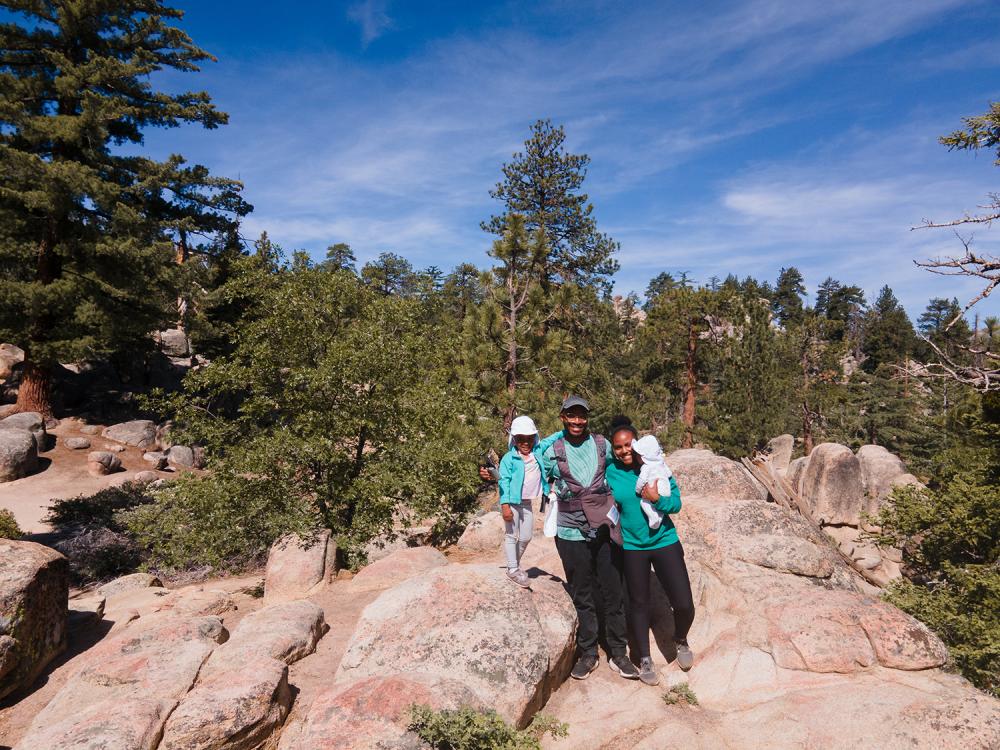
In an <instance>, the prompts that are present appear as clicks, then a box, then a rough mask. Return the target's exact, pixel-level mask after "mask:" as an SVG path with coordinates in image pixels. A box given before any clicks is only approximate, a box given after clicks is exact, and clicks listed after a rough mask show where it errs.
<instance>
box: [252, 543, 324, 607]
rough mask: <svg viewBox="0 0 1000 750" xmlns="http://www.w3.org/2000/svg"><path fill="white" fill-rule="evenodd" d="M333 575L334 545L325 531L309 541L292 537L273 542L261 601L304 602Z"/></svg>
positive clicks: (267, 602) (271, 602)
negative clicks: (297, 600)
mask: <svg viewBox="0 0 1000 750" xmlns="http://www.w3.org/2000/svg"><path fill="white" fill-rule="evenodd" d="M336 573H337V544H336V542H335V541H334V540H333V538H332V537H331V536H330V530H329V529H322V530H321V531H318V532H317V533H316V535H315V536H314V537H313V538H311V539H302V538H300V537H298V536H296V535H294V534H290V535H288V536H284V537H282V538H281V539H279V540H278V541H276V542H275V543H274V544H273V545H272V546H271V550H270V552H269V553H268V555H267V568H266V569H265V571H264V602H265V603H266V604H274V603H277V602H287V601H293V600H295V599H305V598H306V597H308V596H309V595H310V594H312V593H314V592H315V591H317V590H318V589H320V588H321V587H323V586H325V585H326V584H327V583H329V582H330V581H331V580H333V577H334V576H335V575H336Z"/></svg>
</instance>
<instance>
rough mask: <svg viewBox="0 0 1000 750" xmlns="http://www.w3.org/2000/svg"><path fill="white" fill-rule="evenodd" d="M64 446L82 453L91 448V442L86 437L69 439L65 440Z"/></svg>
mask: <svg viewBox="0 0 1000 750" xmlns="http://www.w3.org/2000/svg"><path fill="white" fill-rule="evenodd" d="M63 445H65V446H66V447H67V448H70V449H72V450H75V451H81V450H84V449H86V448H89V447H90V441H89V440H88V439H87V438H85V437H69V438H65V439H64V440H63Z"/></svg>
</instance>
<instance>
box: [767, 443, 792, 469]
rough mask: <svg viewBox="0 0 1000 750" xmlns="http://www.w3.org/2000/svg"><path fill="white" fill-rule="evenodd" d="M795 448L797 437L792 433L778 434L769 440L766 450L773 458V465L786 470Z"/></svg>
mask: <svg viewBox="0 0 1000 750" xmlns="http://www.w3.org/2000/svg"><path fill="white" fill-rule="evenodd" d="M794 450H795V438H794V437H792V436H791V435H778V437H774V438H771V439H770V440H768V441H767V447H766V448H765V449H764V452H765V453H767V455H768V456H769V457H770V459H771V465H772V466H773V467H774V468H775V469H777V470H778V471H786V470H787V469H788V464H789V463H790V462H791V460H792V451H794Z"/></svg>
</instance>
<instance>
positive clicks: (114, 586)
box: [97, 573, 163, 598]
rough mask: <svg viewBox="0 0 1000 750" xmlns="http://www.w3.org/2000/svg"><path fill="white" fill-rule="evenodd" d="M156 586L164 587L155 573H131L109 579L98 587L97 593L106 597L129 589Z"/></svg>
mask: <svg viewBox="0 0 1000 750" xmlns="http://www.w3.org/2000/svg"><path fill="white" fill-rule="evenodd" d="M155 587H158V588H162V587H163V583H162V582H161V581H160V579H159V578H157V577H156V576H154V575H153V574H151V573H131V574H129V575H127V576H121V577H120V578H116V579H115V580H113V581H108V582H107V583H105V584H104V585H103V586H99V587H98V588H97V593H99V594H100V595H101V596H103V597H105V598H111V597H112V596H118V595H119V594H124V593H127V592H129V591H135V590H137V589H148V588H155Z"/></svg>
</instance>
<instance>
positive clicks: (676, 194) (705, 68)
mask: <svg viewBox="0 0 1000 750" xmlns="http://www.w3.org/2000/svg"><path fill="white" fill-rule="evenodd" d="M176 5H177V6H178V7H180V8H182V9H184V10H185V11H186V16H185V19H184V21H183V22H182V26H183V27H184V28H185V30H187V31H188V32H189V33H190V34H191V36H192V37H193V38H194V40H195V41H196V42H197V43H198V44H199V45H201V46H202V47H204V48H206V49H208V50H209V51H210V52H212V53H213V54H215V55H216V56H217V57H218V62H217V63H212V64H208V65H206V66H205V69H204V71H203V72H202V73H201V74H198V75H185V76H181V77H180V78H179V80H175V79H174V78H173V77H171V79H170V80H169V85H170V86H171V87H174V86H178V85H182V86H184V87H185V88H196V89H206V90H208V91H209V92H210V93H211V94H212V95H213V97H214V99H215V101H216V103H217V104H218V106H219V107H220V108H221V109H223V110H225V111H227V112H229V114H230V116H231V119H230V124H229V125H228V126H227V127H225V128H222V129H221V130H218V131H211V132H210V131H202V130H199V129H196V128H184V129H181V130H172V131H157V132H153V133H150V134H149V137H148V140H147V144H148V146H149V147H150V148H151V149H153V150H154V152H158V153H160V152H162V153H166V152H169V151H177V152H180V153H183V154H184V155H185V156H187V157H188V158H189V160H191V161H197V162H200V163H203V164H206V165H208V166H209V167H211V168H212V169H213V171H215V172H217V173H219V174H223V175H226V176H230V177H238V178H240V179H242V180H244V182H245V183H246V196H247V198H248V200H249V201H250V202H251V203H253V204H254V205H255V207H256V210H255V211H254V213H253V214H252V215H251V216H250V217H249V218H248V219H247V221H246V223H245V234H247V235H248V236H255V235H257V234H259V232H260V231H262V230H267V232H268V233H269V234H270V235H271V237H272V238H273V239H274V240H275V241H277V242H278V243H279V244H280V245H282V247H284V248H285V250H287V251H290V250H294V249H300V248H301V249H306V250H308V251H309V252H310V253H312V254H313V256H314V257H316V258H321V257H322V256H323V253H324V250H325V248H326V246H327V245H329V244H332V243H334V242H347V243H349V244H350V245H351V246H352V247H353V248H354V250H355V253H356V255H357V256H358V258H359V260H360V261H362V262H364V261H365V260H368V259H371V258H373V257H374V256H376V255H377V254H378V253H379V252H381V251H385V250H389V251H392V252H396V253H399V254H401V255H404V256H406V257H407V258H408V259H409V260H410V261H411V262H412V263H413V264H414V265H415V266H417V267H425V266H428V265H432V264H433V265H437V266H439V267H441V268H443V269H445V270H449V269H450V268H451V267H452V266H454V265H455V264H457V263H459V262H462V261H471V262H474V263H477V264H479V265H485V264H486V263H487V262H488V258H487V257H486V250H487V249H488V247H489V244H490V241H491V240H490V237H489V236H487V235H486V234H484V233H483V232H482V231H481V230H480V229H479V222H480V221H481V220H483V219H485V218H488V217H489V216H490V214H492V213H496V212H497V211H498V206H497V205H496V204H495V202H494V201H493V200H492V199H491V198H490V197H489V194H488V191H489V190H490V188H491V187H493V185H494V184H495V183H496V182H497V180H498V179H499V177H500V166H501V164H502V163H503V162H504V161H506V160H508V159H509V158H510V156H511V154H512V153H513V152H514V151H516V150H518V149H519V146H520V144H521V143H522V142H523V140H524V139H525V138H526V137H527V135H528V129H529V126H530V124H531V123H532V122H533V121H534V120H535V119H538V118H545V117H548V118H552V120H553V121H554V122H556V123H561V124H563V125H565V127H566V132H567V136H568V137H567V143H568V147H569V148H570V150H572V151H574V152H585V153H588V154H589V155H590V157H591V159H592V163H591V168H590V172H589V176H588V178H587V181H586V183H585V184H586V190H587V192H588V193H589V195H590V198H591V200H592V202H593V203H594V206H595V215H596V217H597V220H598V224H599V227H600V228H601V229H602V230H603V231H606V232H608V233H609V234H611V235H612V236H613V237H615V238H616V239H617V240H619V241H620V242H621V245H622V248H621V253H620V256H619V260H620V262H621V271H620V273H619V274H618V276H617V277H616V280H615V281H616V290H617V291H618V292H620V293H625V292H628V291H637V292H640V293H641V292H642V290H643V289H644V288H645V286H646V282H647V281H648V279H649V278H651V277H652V276H654V275H655V274H657V273H659V272H660V271H672V272H678V271H687V272H689V274H690V276H691V277H693V278H694V279H695V280H696V281H698V282H705V281H707V280H708V278H709V277H710V276H712V275H717V276H720V277H724V276H725V275H726V274H727V273H730V272H733V273H737V274H739V275H741V276H742V275H746V274H752V275H754V276H755V277H758V278H761V279H771V280H773V279H774V278H775V277H776V275H777V273H778V270H779V269H780V268H781V267H782V266H789V265H795V266H797V267H798V268H799V269H800V270H801V271H802V272H803V274H804V275H805V278H806V283H807V285H808V287H809V291H810V294H814V292H815V288H816V286H817V285H818V284H819V282H820V281H822V280H823V279H824V278H825V277H827V276H833V277H834V278H837V279H840V280H841V281H842V282H845V283H854V284H858V285H859V286H861V287H862V288H864V289H865V290H866V292H867V293H868V294H869V299H871V298H872V297H874V295H875V293H876V292H877V290H878V289H879V288H880V287H881V286H882V285H883V284H886V283H888V284H889V285H891V286H892V287H893V289H894V290H895V292H896V294H897V296H898V297H899V298H900V299H901V300H902V301H903V303H904V304H905V305H906V307H907V309H908V310H909V311H910V313H911V316H915V315H916V314H918V313H919V312H920V311H921V310H922V309H923V307H924V305H925V304H926V302H927V300H928V298H930V297H931V296H949V297H950V296H953V295H954V296H958V297H959V298H963V301H964V297H968V296H971V294H973V293H974V292H975V291H976V286H975V285H974V284H971V283H961V281H959V280H954V279H945V278H941V277H936V276H933V275H931V274H928V273H927V272H926V271H922V270H920V269H917V268H916V267H914V265H913V262H912V261H913V259H915V258H921V259H922V258H927V257H931V256H937V255H945V254H953V253H957V252H958V250H960V249H961V245H960V243H959V241H958V239H957V238H956V237H955V236H954V234H952V233H951V232H950V231H949V230H941V229H938V230H927V229H921V230H917V231H911V227H914V226H916V225H919V224H920V223H921V220H922V219H925V218H930V219H934V220H947V219H950V218H953V217H956V216H959V215H961V214H962V213H963V212H964V211H966V210H975V208H976V206H978V205H980V204H981V203H983V202H984V200H986V197H987V194H988V193H989V192H991V191H996V190H997V187H998V182H1000V180H998V177H1000V171H998V170H1000V168H998V167H996V166H994V165H993V159H992V158H991V155H990V154H987V153H981V154H979V155H972V154H968V153H948V152H947V150H946V149H945V148H944V147H942V146H941V145H940V144H939V143H937V136H939V135H941V134H943V133H946V132H949V131H951V130H954V129H955V128H957V127H959V126H960V124H961V118H962V117H963V116H966V115H973V114H979V113H981V112H984V111H985V110H986V109H987V107H988V103H989V102H990V101H991V100H997V99H1000V75H998V73H1000V42H997V39H1000V33H998V32H1000V6H997V4H996V3H994V2H986V1H984V2H977V1H970V0H917V1H914V0H880V1H879V2H872V1H871V0H836V2H831V1H830V0H825V1H823V2H816V1H814V0H740V1H738V2H737V1H720V0H708V1H702V2H659V3H644V2H633V3H628V4H621V3H613V2H603V1H602V0H589V1H588V0H574V2H564V1H562V0H548V1H546V0H542V1H541V2H533V3H513V2H495V3H458V2H437V3H414V2H402V1H401V0H397V1H396V2H393V1H392V0H364V1H362V2H358V3H337V2H304V1H302V2H294V3H292V2H286V3H272V2H260V1H259V0H244V2H241V3H239V4H235V3H223V2H206V1H205V0H197V2H196V1H195V0H183V2H177V3H176ZM973 232H974V234H975V238H974V243H975V245H976V246H977V247H978V248H979V249H981V250H984V251H989V250H992V251H994V252H1000V251H998V249H997V247H998V244H1000V243H998V242H997V238H998V230H996V229H994V230H993V231H992V232H990V231H988V230H987V229H986V228H977V229H975V230H972V229H969V230H967V231H965V234H966V235H968V234H972V233H973ZM979 309H980V310H981V314H983V315H985V314H989V313H993V314H998V313H1000V300H998V301H991V300H988V301H987V303H986V304H982V305H980V306H979Z"/></svg>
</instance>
